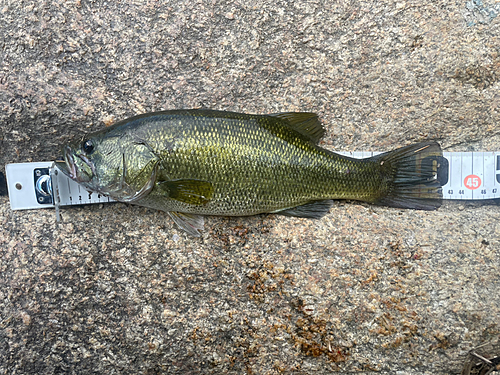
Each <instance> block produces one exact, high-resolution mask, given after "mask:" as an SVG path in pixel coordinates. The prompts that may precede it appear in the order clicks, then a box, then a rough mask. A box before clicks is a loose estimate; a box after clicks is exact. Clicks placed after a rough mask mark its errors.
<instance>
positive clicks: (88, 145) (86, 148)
mask: <svg viewBox="0 0 500 375" xmlns="http://www.w3.org/2000/svg"><path fill="white" fill-rule="evenodd" d="M82 150H83V152H85V153H86V154H87V155H90V154H91V153H92V151H94V143H93V142H92V140H90V139H87V140H86V141H85V142H83V143H82Z"/></svg>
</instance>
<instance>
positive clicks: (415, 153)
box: [372, 142, 443, 210]
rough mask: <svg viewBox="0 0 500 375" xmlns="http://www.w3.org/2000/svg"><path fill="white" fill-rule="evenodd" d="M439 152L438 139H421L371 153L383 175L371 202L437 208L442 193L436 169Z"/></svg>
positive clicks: (439, 156)
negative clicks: (379, 188) (428, 140)
mask: <svg viewBox="0 0 500 375" xmlns="http://www.w3.org/2000/svg"><path fill="white" fill-rule="evenodd" d="M442 155H443V153H442V151H441V147H440V146H439V144H438V143H437V142H424V143H417V144H414V145H410V146H406V147H402V148H399V149H397V150H394V151H390V152H386V153H384V154H380V155H377V156H374V157H373V158H372V160H374V161H376V162H378V163H379V164H380V170H381V174H382V179H383V182H382V189H381V190H382V195H381V196H380V198H379V199H377V200H376V201H375V202H374V203H375V204H379V205H384V206H391V207H400V208H413V209H417V210H435V209H437V208H439V206H441V200H442V199H443V194H442V191H441V185H440V183H439V181H438V179H437V169H438V167H439V161H440V160H441V159H442V158H441V157H442Z"/></svg>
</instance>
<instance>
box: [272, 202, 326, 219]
mask: <svg viewBox="0 0 500 375" xmlns="http://www.w3.org/2000/svg"><path fill="white" fill-rule="evenodd" d="M332 205H333V201H332V200H331V199H327V200H322V201H313V202H309V203H306V204H303V205H300V206H296V207H292V208H288V209H286V210H282V211H277V212H275V213H277V214H280V215H285V216H296V217H306V218H310V219H319V218H322V217H323V216H325V215H326V214H327V213H328V211H330V208H331V207H332Z"/></svg>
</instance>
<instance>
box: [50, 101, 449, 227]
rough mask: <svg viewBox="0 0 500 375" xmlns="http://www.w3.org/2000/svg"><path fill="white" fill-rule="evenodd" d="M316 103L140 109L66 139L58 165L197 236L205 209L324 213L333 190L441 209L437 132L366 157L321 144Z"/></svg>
mask: <svg viewBox="0 0 500 375" xmlns="http://www.w3.org/2000/svg"><path fill="white" fill-rule="evenodd" d="M323 134H324V129H323V127H322V126H321V124H320V122H319V120H318V117H317V115H316V114H314V113H280V114H271V115H250V114H241V113H233V112H222V111H212V110H174V111H163V112H155V113H149V114H144V115H139V116H135V117H132V118H129V119H126V120H123V121H120V122H118V123H116V124H114V125H113V126H110V127H108V128H106V129H103V130H102V131H99V132H96V133H94V134H89V135H87V136H85V137H84V138H83V140H79V141H77V142H75V143H72V144H70V145H67V146H65V147H64V150H63V154H64V163H63V162H60V163H58V165H59V168H60V169H61V170H62V171H63V172H64V173H65V174H66V175H67V176H69V177H70V178H72V179H74V180H76V181H77V182H78V183H80V184H81V185H83V186H84V187H85V188H86V189H88V190H90V191H93V192H97V193H100V194H103V195H105V196H109V197H111V198H113V199H114V200H117V201H121V202H129V203H133V204H137V205H141V206H145V207H150V208H154V209H158V210H163V211H166V212H167V213H168V214H169V215H170V216H171V217H172V219H173V220H174V221H175V222H176V223H177V224H178V225H179V227H181V228H182V229H184V230H186V231H187V232H188V233H190V234H191V235H193V236H199V235H200V231H201V230H202V229H203V215H224V216H246V215H255V214H261V213H279V214H284V215H290V216H298V217H309V218H320V217H322V216H323V215H325V214H326V213H327V212H328V211H329V209H330V207H331V205H332V199H349V200H359V201H364V202H370V203H373V204H378V205H387V206H393V207H400V208H413V209H423V210H433V209H436V208H438V207H439V206H440V204H441V198H442V194H441V190H440V184H439V183H438V181H437V179H436V165H435V163H434V164H433V163H430V162H426V160H428V159H429V158H431V159H432V158H433V157H434V158H435V157H438V156H440V155H441V154H442V153H441V148H440V146H439V144H437V143H436V142H425V143H419V144H415V145H411V146H406V147H402V148H400V149H397V150H395V151H391V152H387V153H384V154H380V155H377V156H374V157H371V158H366V159H353V158H349V157H346V156H341V155H338V154H336V153H334V152H331V151H328V150H326V149H324V148H321V147H319V146H318V142H319V140H320V138H321V137H322V136H323Z"/></svg>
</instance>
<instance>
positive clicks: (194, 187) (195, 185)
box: [157, 179, 214, 205]
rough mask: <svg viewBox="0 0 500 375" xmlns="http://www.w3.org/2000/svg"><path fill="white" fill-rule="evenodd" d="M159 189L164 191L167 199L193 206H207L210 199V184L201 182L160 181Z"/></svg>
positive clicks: (212, 188)
mask: <svg viewBox="0 0 500 375" xmlns="http://www.w3.org/2000/svg"><path fill="white" fill-rule="evenodd" d="M157 187H158V188H159V189H165V190H166V194H167V196H168V197H169V198H171V199H175V200H177V201H180V202H184V203H187V204H193V205H203V204H207V203H208V202H209V201H210V199H211V198H212V194H213V192H214V187H213V185H212V183H210V182H208V181H201V180H187V179H186V180H175V181H160V182H158V184H157Z"/></svg>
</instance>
